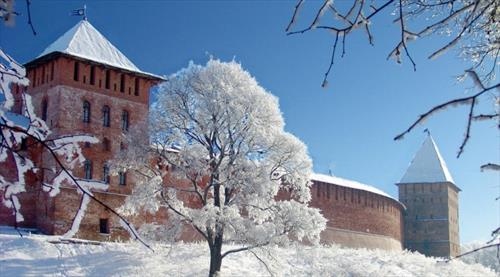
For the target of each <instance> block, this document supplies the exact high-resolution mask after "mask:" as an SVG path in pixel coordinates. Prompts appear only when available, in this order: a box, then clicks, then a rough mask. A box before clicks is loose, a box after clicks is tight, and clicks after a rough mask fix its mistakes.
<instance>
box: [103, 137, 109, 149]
mask: <svg viewBox="0 0 500 277" xmlns="http://www.w3.org/2000/svg"><path fill="white" fill-rule="evenodd" d="M102 148H103V150H104V151H110V150H111V142H110V141H109V139H107V138H103V139H102Z"/></svg>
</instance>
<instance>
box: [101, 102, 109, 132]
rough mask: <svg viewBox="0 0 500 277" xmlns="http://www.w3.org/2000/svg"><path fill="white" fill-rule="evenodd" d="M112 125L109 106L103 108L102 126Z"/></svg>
mask: <svg viewBox="0 0 500 277" xmlns="http://www.w3.org/2000/svg"><path fill="white" fill-rule="evenodd" d="M109 125H110V112H109V106H104V107H102V126H104V127H109Z"/></svg>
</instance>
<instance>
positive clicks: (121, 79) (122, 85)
mask: <svg viewBox="0 0 500 277" xmlns="http://www.w3.org/2000/svg"><path fill="white" fill-rule="evenodd" d="M120 92H125V74H121V75H120Z"/></svg>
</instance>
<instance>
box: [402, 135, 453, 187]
mask: <svg viewBox="0 0 500 277" xmlns="http://www.w3.org/2000/svg"><path fill="white" fill-rule="evenodd" d="M438 182H450V183H453V184H454V183H455V182H454V181H453V178H452V177H451V174H450V172H449V171H448V167H446V163H445V162H444V160H443V158H442V157H441V154H440V153H439V150H438V148H437V146H436V143H435V142H434V140H433V139H432V137H431V136H430V135H429V136H428V137H427V139H426V140H425V141H424V144H422V147H420V150H418V152H417V154H416V155H415V157H414V158H413V160H412V162H411V163H410V165H409V166H408V169H407V170H406V173H405V175H404V176H403V178H402V179H401V181H400V182H399V183H438Z"/></svg>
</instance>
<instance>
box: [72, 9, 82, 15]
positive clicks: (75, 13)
mask: <svg viewBox="0 0 500 277" xmlns="http://www.w3.org/2000/svg"><path fill="white" fill-rule="evenodd" d="M71 15H79V16H82V15H85V10H84V9H77V10H73V11H72V12H71Z"/></svg>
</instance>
